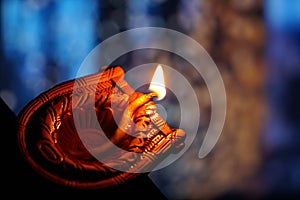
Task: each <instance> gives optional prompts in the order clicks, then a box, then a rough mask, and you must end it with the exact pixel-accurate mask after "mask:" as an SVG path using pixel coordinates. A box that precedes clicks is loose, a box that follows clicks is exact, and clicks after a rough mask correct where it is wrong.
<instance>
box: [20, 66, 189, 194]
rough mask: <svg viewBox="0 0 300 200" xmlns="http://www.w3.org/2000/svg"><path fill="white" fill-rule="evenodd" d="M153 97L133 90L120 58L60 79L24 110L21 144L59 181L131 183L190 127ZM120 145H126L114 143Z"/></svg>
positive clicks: (40, 169) (36, 165) (34, 163)
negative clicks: (172, 119) (168, 116)
mask: <svg viewBox="0 0 300 200" xmlns="http://www.w3.org/2000/svg"><path fill="white" fill-rule="evenodd" d="M99 77H100V79H99ZM95 91H96V92H95ZM153 97H155V93H149V94H142V93H138V92H135V91H133V89H132V88H131V87H130V86H129V85H128V83H127V82H126V81H125V80H124V71H123V69H122V68H121V67H120V66H115V67H106V68H102V70H101V71H99V73H97V74H93V75H88V76H85V77H81V78H79V79H76V84H75V80H69V81H66V82H63V83H61V84H58V85H56V86H54V87H53V88H51V89H49V90H48V91H45V92H44V93H42V94H40V95H39V96H38V97H36V98H35V99H33V100H32V101H31V102H30V103H29V104H28V105H27V106H26V107H25V108H24V109H23V110H22V111H21V112H20V114H19V116H18V142H19V147H20V151H21V153H22V155H23V156H24V158H25V159H26V160H27V161H28V163H29V165H30V166H31V167H32V168H33V169H34V170H35V171H36V172H37V173H39V174H40V175H41V176H43V177H45V178H46V179H48V180H50V181H53V182H55V183H57V184H62V185H65V186H70V187H74V188H85V189H98V188H107V187H115V186H118V185H120V184H123V183H125V182H126V181H129V180H131V179H134V178H136V177H137V176H139V175H140V174H141V173H138V172H143V171H144V172H146V171H151V169H153V168H154V167H155V166H156V165H157V164H158V163H159V162H160V161H161V160H162V159H164V158H165V157H166V156H167V155H169V154H171V153H176V152H177V151H178V150H180V149H181V148H182V147H183V146H184V139H185V133H184V131H182V130H180V129H172V128H170V127H169V126H168V124H167V123H166V122H165V121H164V120H163V119H162V118H161V117H160V116H159V114H158V113H157V112H156V106H155V103H154V101H153V100H152V99H153ZM93 115H96V118H93V117H91V116H93ZM74 122H78V123H76V124H75V123H74ZM99 125H100V127H101V129H99ZM78 132H80V137H79V135H78ZM128 133H130V134H128ZM104 137H106V138H104ZM105 139H109V141H110V142H107V140H105ZM83 141H84V143H83ZM116 146H117V147H118V148H119V149H120V151H111V148H113V147H116ZM124 151H125V152H126V153H124ZM97 155H100V156H102V157H105V163H103V162H101V161H99V159H97ZM120 168H122V169H124V170H118V169H120Z"/></svg>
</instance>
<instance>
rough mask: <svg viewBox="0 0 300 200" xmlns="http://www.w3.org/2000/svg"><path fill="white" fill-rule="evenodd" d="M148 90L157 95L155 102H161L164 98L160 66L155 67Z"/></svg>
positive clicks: (163, 82)
mask: <svg viewBox="0 0 300 200" xmlns="http://www.w3.org/2000/svg"><path fill="white" fill-rule="evenodd" d="M149 90H150V91H152V92H155V93H156V94H157V100H161V99H163V98H164V97H165V96H166V87H165V78H164V72H163V69H162V66H161V65H157V67H156V70H155V72H154V75H153V77H152V80H151V83H150V86H149Z"/></svg>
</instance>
